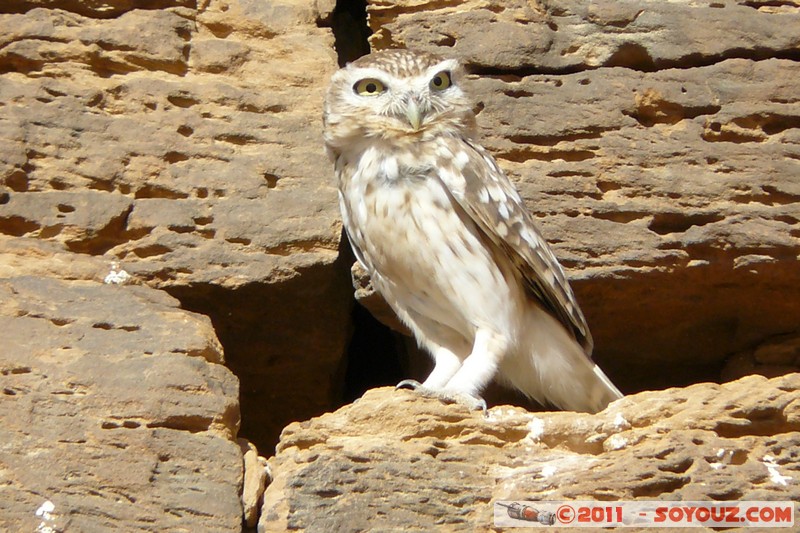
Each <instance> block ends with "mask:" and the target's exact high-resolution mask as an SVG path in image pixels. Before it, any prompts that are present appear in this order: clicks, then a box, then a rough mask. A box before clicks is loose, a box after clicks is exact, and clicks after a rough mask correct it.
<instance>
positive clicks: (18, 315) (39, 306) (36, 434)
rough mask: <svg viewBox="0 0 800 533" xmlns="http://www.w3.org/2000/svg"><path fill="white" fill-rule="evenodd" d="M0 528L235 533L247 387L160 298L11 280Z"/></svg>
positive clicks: (2, 357)
mask: <svg viewBox="0 0 800 533" xmlns="http://www.w3.org/2000/svg"><path fill="white" fill-rule="evenodd" d="M0 293H2V296H0V302H2V303H0V323H2V328H1V329H2V331H3V332H4V333H3V335H4V337H3V340H4V343H3V351H2V353H0V391H2V397H3V401H2V402H0V416H2V419H3V430H2V433H3V437H2V439H0V440H2V443H3V445H2V446H0V472H2V474H1V477H2V483H3V485H4V486H5V491H4V494H5V496H4V498H2V502H0V529H2V530H4V531H34V530H36V528H37V524H39V523H40V521H41V518H42V517H41V516H37V515H36V514H35V513H36V511H37V509H39V508H40V506H42V505H43V504H44V502H46V501H50V502H51V503H52V505H53V506H54V509H53V510H52V513H51V518H52V520H51V522H52V523H48V524H46V525H49V526H50V527H53V528H55V529H57V530H60V531H72V530H75V531H96V530H100V529H114V530H120V531H122V530H124V531H133V530H142V531H163V530H165V529H172V528H178V527H180V528H188V529H195V530H201V529H202V530H204V531H235V530H238V528H239V527H240V526H239V525H240V523H241V513H242V504H241V501H240V497H239V490H240V485H241V483H242V463H241V461H242V459H241V452H240V450H239V447H238V446H237V444H236V443H235V442H234V440H233V439H234V436H235V435H236V432H237V431H238V426H239V404H238V398H237V395H238V383H237V380H236V377H235V376H234V375H233V374H232V373H231V372H230V371H229V370H228V369H227V368H225V367H224V366H222V365H221V364H220V363H221V362H222V349H221V346H220V345H219V342H218V341H217V339H216V336H215V335H214V332H213V330H212V328H211V323H210V321H209V320H208V318H207V317H204V316H200V315H195V314H192V313H188V312H186V311H183V310H181V309H178V307H177V305H178V302H177V301H176V300H175V299H174V298H172V297H170V296H168V295H167V294H166V293H164V292H162V291H156V290H153V289H150V288H147V287H142V286H131V285H128V286H112V285H104V284H102V283H99V282H96V281H61V280H57V279H54V278H48V277H43V276H35V277H34V276H20V277H6V278H2V279H0Z"/></svg>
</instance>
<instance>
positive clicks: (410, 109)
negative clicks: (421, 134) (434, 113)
mask: <svg viewBox="0 0 800 533" xmlns="http://www.w3.org/2000/svg"><path fill="white" fill-rule="evenodd" d="M406 118H407V119H408V122H409V124H411V127H412V128H414V130H418V129H419V127H420V125H421V124H422V119H423V118H425V113H423V111H422V110H421V109H420V107H419V104H418V103H417V100H416V98H414V97H413V96H412V97H411V98H409V99H408V104H406Z"/></svg>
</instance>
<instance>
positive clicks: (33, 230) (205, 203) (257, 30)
mask: <svg viewBox="0 0 800 533" xmlns="http://www.w3.org/2000/svg"><path fill="white" fill-rule="evenodd" d="M137 7H146V9H138V8H137ZM324 9H327V11H324ZM330 9H332V6H328V8H324V6H323V7H320V8H318V7H316V6H315V5H310V4H309V3H308V2H301V1H279V2H250V1H216V0H215V1H211V2H200V3H196V2H187V1H163V2H147V3H146V5H144V4H141V3H140V2H130V1H128V0H119V1H115V0H109V1H106V2H88V3H86V2H74V1H71V0H63V1H61V0H58V1H55V0H47V1H45V0H43V1H40V2H37V1H11V2H5V3H4V4H3V6H2V7H0V35H2V37H0V78H2V80H1V81H0V102H1V103H2V105H0V137H2V138H3V139H4V142H3V143H2V146H0V234H2V235H4V236H9V237H26V238H31V239H39V240H41V241H44V242H48V243H53V244H55V245H60V248H61V250H62V251H70V252H75V253H78V254H84V255H92V256H99V257H104V258H105V259H106V262H107V263H109V264H110V263H111V262H116V263H118V264H119V267H120V268H121V269H123V270H125V271H126V272H128V273H129V274H130V275H131V276H132V277H133V278H134V279H135V280H136V281H137V283H146V284H148V285H150V286H152V287H155V288H161V289H165V290H167V291H169V292H170V293H171V294H172V295H174V296H176V297H178V298H179V299H180V300H181V302H182V304H183V306H184V307H186V308H188V309H191V310H193V311H198V312H201V313H204V314H207V315H209V316H210V317H211V318H212V320H213V322H214V324H215V328H216V329H217V334H218V335H219V337H220V339H221V340H222V342H223V343H224V344H225V346H226V353H227V362H228V365H229V366H230V367H231V368H232V369H234V371H235V372H236V373H237V374H238V375H239V377H240V379H241V380H242V384H243V386H242V391H243V398H242V401H243V403H244V405H245V409H246V410H249V411H250V412H251V413H252V416H250V417H248V418H247V419H246V420H245V421H244V426H245V427H244V431H245V433H246V434H247V435H248V437H249V438H250V439H254V440H257V441H259V442H260V443H263V445H265V446H268V447H271V446H273V445H274V443H275V442H276V440H277V435H278V433H279V431H280V429H281V428H282V427H283V426H284V425H285V424H287V423H288V422H289V421H291V420H294V419H297V418H304V417H308V416H311V415H313V414H318V413H320V412H322V411H324V410H325V409H327V408H328V407H329V405H330V398H331V397H332V396H333V394H334V390H335V386H334V385H333V384H331V383H330V382H329V381H328V380H322V379H320V380H316V381H313V382H312V381H310V380H308V379H306V378H304V376H305V375H306V374H307V369H308V367H309V364H310V363H311V362H312V361H313V363H314V365H315V367H316V368H318V369H319V371H320V373H321V375H324V376H328V375H335V374H336V373H337V371H338V368H339V366H340V364H341V357H342V354H343V353H344V351H345V346H346V341H347V336H348V334H349V330H348V319H349V308H350V306H351V305H352V303H351V302H352V298H351V297H350V294H349V291H348V287H347V281H346V280H347V276H348V274H347V268H348V266H347V265H344V264H342V265H340V264H339V263H338V262H337V259H338V257H339V247H340V233H341V224H340V222H339V214H338V206H337V204H336V193H335V190H334V187H333V183H332V179H331V176H330V169H329V165H328V162H327V159H326V157H325V155H324V152H323V150H322V145H321V140H320V125H319V124H320V108H321V105H322V91H323V89H324V84H323V80H324V79H326V78H327V76H329V75H330V74H331V73H332V72H333V70H334V69H335V68H336V54H335V51H334V49H333V36H332V34H331V31H330V29H329V28H327V27H323V22H322V19H323V18H325V17H329V15H330ZM4 242H8V241H4ZM59 253H60V252H59ZM301 286H302V289H300V287H301ZM301 322H303V323H306V324H307V325H308V327H307V328H305V333H304V334H303V335H302V336H298V335H296V334H294V333H289V332H290V331H293V330H294V329H295V328H296V324H298V323H301ZM270 395H274V396H275V397H280V398H283V399H285V400H286V402H287V404H288V406H287V408H285V409H271V408H268V407H265V405H267V402H265V398H266V397H268V396H270Z"/></svg>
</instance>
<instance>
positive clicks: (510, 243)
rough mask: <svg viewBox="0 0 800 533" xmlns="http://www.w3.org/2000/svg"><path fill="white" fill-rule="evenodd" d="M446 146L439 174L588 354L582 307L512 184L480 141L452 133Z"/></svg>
mask: <svg viewBox="0 0 800 533" xmlns="http://www.w3.org/2000/svg"><path fill="white" fill-rule="evenodd" d="M448 148H449V149H450V151H451V152H452V154H453V157H452V158H449V161H448V162H447V163H444V164H442V165H439V168H437V173H438V175H439V178H440V179H441V180H442V182H443V183H444V185H445V186H446V187H447V188H448V189H449V190H450V192H451V194H452V195H453V197H454V198H455V200H456V201H457V202H458V204H459V205H460V206H461V208H462V209H464V211H465V212H466V213H467V215H468V216H469V217H470V218H471V219H472V220H473V221H474V222H475V223H476V224H477V225H478V227H479V228H480V229H481V231H483V233H484V234H485V235H486V236H487V237H488V238H489V240H490V241H491V242H492V243H494V245H495V246H497V248H498V249H499V250H500V251H501V252H502V253H505V254H506V255H507V256H508V257H509V258H510V259H511V260H512V262H513V264H514V266H515V267H516V268H517V270H518V271H519V273H520V275H521V276H522V279H523V280H524V282H525V284H526V287H527V289H528V290H530V291H531V293H532V294H533V295H534V296H535V297H536V298H537V299H538V300H539V301H540V302H541V304H542V306H543V307H544V308H546V309H547V310H549V311H550V312H551V313H552V314H553V315H554V316H555V317H556V318H558V319H559V320H560V321H561V323H562V324H563V325H564V326H565V327H566V328H567V330H568V331H571V332H572V333H573V334H574V335H575V338H576V339H577V340H578V342H579V343H580V344H581V346H583V349H584V351H585V352H586V354H587V355H591V353H592V348H593V341H592V335H591V333H590V332H589V326H588V325H587V324H586V319H585V318H584V316H583V312H582V311H581V309H580V307H578V302H577V300H576V299H575V295H574V294H573V292H572V289H571V288H570V286H569V283H568V282H567V278H566V276H565V275H564V271H563V269H562V268H561V265H560V264H559V263H558V260H557V259H556V257H555V255H553V252H552V250H551V249H550V246H549V245H548V244H547V242H546V241H545V240H544V238H543V237H542V235H541V233H540V232H539V229H538V228H537V226H536V224H535V222H534V221H533V218H532V217H531V215H530V213H529V212H528V210H527V209H526V208H525V206H524V204H523V202H522V199H521V198H520V196H519V193H518V192H517V190H516V189H515V188H514V185H513V184H512V183H511V181H510V180H509V179H508V177H507V176H506V175H505V173H503V171H502V170H500V167H498V166H497V163H496V162H495V160H494V158H493V157H492V156H491V154H489V152H487V151H486V150H485V149H484V148H483V147H482V146H480V145H478V144H475V143H474V142H471V141H469V140H465V139H457V138H452V139H451V140H450V146H449V147H448ZM467 158H468V160H467Z"/></svg>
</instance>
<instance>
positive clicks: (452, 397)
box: [397, 310, 486, 412]
mask: <svg viewBox="0 0 800 533" xmlns="http://www.w3.org/2000/svg"><path fill="white" fill-rule="evenodd" d="M397 314H398V316H399V317H400V319H401V320H403V322H405V324H406V325H408V326H409V327H410V328H411V330H412V331H413V332H414V336H415V337H416V338H417V339H418V340H419V341H420V344H422V345H423V346H424V347H425V348H426V349H427V350H428V351H429V352H430V353H431V355H432V356H433V360H434V367H433V370H432V371H431V373H430V374H429V375H428V377H427V379H425V382H424V383H420V382H418V381H416V380H413V379H405V380H403V381H401V382H400V383H398V384H397V388H398V389H403V388H408V389H412V390H414V391H415V392H417V393H418V394H421V395H422V396H427V397H429V398H438V399H440V400H442V401H444V402H448V403H460V404H462V405H466V406H467V407H469V408H470V409H480V410H482V411H484V412H486V402H485V401H484V400H483V398H480V397H478V396H475V395H472V394H464V393H462V392H460V391H452V390H447V388H446V385H447V383H448V382H449V381H450V380H451V379H452V378H453V376H455V375H456V374H457V373H458V372H459V370H460V368H461V364H462V361H463V360H464V359H465V356H466V355H467V353H468V351H469V349H470V346H469V343H468V342H467V341H466V339H464V338H463V337H462V336H461V335H459V334H458V333H456V332H455V331H453V330H452V329H450V328H448V327H447V326H444V325H443V324H440V323H438V322H436V321H434V320H430V319H428V318H426V317H423V316H421V315H419V314H417V313H413V312H405V311H400V310H398V313H397ZM447 346H450V347H452V348H449V347H447ZM459 352H460V353H461V355H460V356H459V355H458V353H459Z"/></svg>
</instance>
